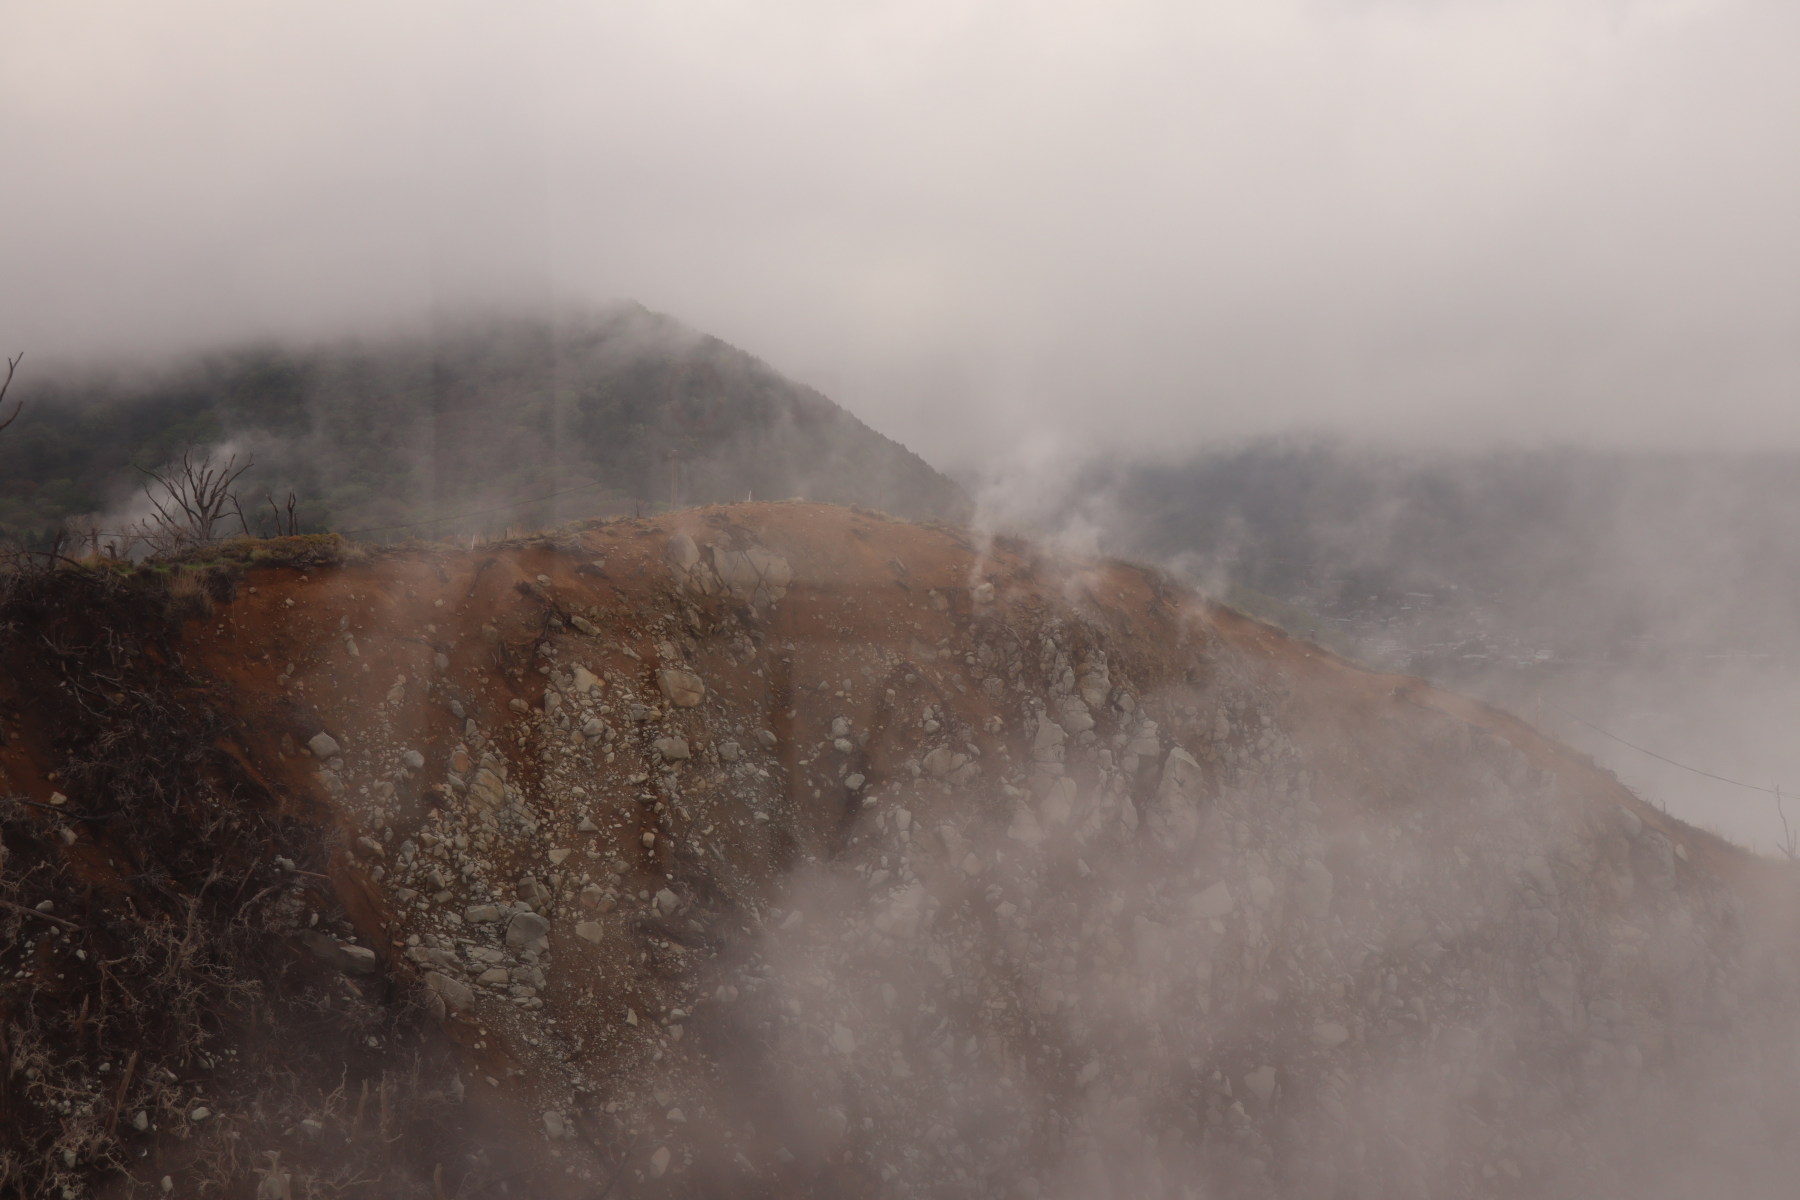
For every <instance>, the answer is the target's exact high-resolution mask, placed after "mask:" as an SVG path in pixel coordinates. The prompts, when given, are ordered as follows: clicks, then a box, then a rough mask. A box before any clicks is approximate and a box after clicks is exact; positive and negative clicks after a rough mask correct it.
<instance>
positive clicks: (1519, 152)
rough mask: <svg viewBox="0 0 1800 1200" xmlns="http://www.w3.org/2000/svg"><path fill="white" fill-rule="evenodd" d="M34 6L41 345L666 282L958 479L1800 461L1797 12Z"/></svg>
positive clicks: (24, 83) (1557, 2)
mask: <svg viewBox="0 0 1800 1200" xmlns="http://www.w3.org/2000/svg"><path fill="white" fill-rule="evenodd" d="M0 9H4V21H3V22H0V28H3V29H4V38H0V170H3V171H4V176H5V182H4V186H3V187H0V277H3V278H4V279H5V281H6V286H5V287H4V288H0V343H3V344H4V345H5V346H6V347H8V348H11V349H25V350H27V351H29V352H33V353H35V354H37V355H39V356H40V357H42V358H45V359H49V358H52V357H53V356H56V355H69V356H81V355H87V354H91V353H98V352H109V351H113V350H118V349H121V348H123V349H130V350H134V351H142V350H152V351H160V350H163V349H167V348H176V347H183V346H188V345H193V344H197V343H212V342H217V341H219V340H222V339H226V338H232V337H237V336H241V335H244V334H247V333H262V332H271V331H274V332H288V331H292V332H298V333H314V332H331V331H337V330H341V329H348V328H353V327H358V326H363V327H366V326H368V325H369V324H370V323H382V322H390V321H394V320H406V319H417V318H418V317H419V316H420V315H421V314H425V313H428V312H430V311H433V310H434V309H444V308H455V307H458V306H461V305H465V304H469V303H506V304H510V303H521V302H525V303H540V302H544V301H569V300H575V301H579V300H603V299H609V298H614V297H632V298H636V299H638V300H641V301H642V302H644V303H645V304H648V305H649V306H651V307H652V308H657V309H661V310H664V311H667V312H670V313H672V314H674V315H676V316H679V317H681V318H683V319H684V320H687V321H688V322H690V323H692V324H695V325H697V326H699V327H701V328H704V329H706V330H708V331H710V332H714V333H717V334H719V335H720V336H722V337H725V338H726V339H727V340H729V341H732V342H735V343H737V344H738V345H740V346H742V347H744V348H745V349H748V350H751V351H752V352H754V353H757V354H758V355H760V356H762V357H763V358H765V359H768V360H769V361H770V362H771V363H773V364H774V365H775V366H777V367H778V368H780V369H782V370H784V371H786V372H787V373H789V374H792V375H795V376H796V377H799V378H801V379H803V380H806V381H808V382H811V383H814V384H816V385H818V386H820V387H821V388H823V389H824V390H826V391H827V392H829V393H831V394H832V395H834V396H835V397H837V398H838V399H840V400H842V401H843V402H844V403H846V404H847V405H849V406H850V407H851V408H853V409H854V410H856V411H858V412H859V413H860V414H861V415H863V416H864V417H865V418H866V419H868V420H869V421H871V423H873V424H875V425H877V426H878V427H880V428H882V429H883V430H885V431H887V432H889V433H891V434H893V435H894V436H896V437H899V438H900V439H901V440H903V441H905V442H907V443H908V444H910V445H912V446H914V448H916V449H918V450H920V451H921V452H923V453H925V454H927V455H928V456H930V457H932V458H934V459H936V460H938V461H955V460H957V459H960V458H963V457H965V456H967V455H968V454H969V453H971V450H972V448H974V447H979V446H982V445H990V446H991V445H993V444H994V443H993V442H991V441H990V440H989V439H991V438H994V437H1000V438H1004V439H1006V440H1007V442H1008V443H1014V444H1016V443H1017V442H1018V440H1019V438H1020V435H1021V433H1025V432H1027V431H1028V433H1029V439H1030V441H1031V442H1032V443H1033V444H1034V445H1036V446H1038V447H1039V450H1038V451H1035V452H1043V453H1051V452H1053V451H1054V450H1055V448H1057V447H1068V446H1092V445H1106V444H1110V443H1125V444H1129V445H1134V446H1146V445H1154V446H1158V447H1170V446H1182V445H1191V444H1193V443H1194V442H1195V441H1196V440H1197V439H1200V438H1202V437H1205V436H1208V435H1212V434H1217V433H1221V432H1242V431H1260V430H1268V429H1278V428H1288V427H1293V426H1301V425H1319V424H1328V425H1335V426H1338V427H1341V428H1348V429H1352V430H1359V431H1374V432H1377V433H1380V434H1391V433H1411V434H1416V433H1420V432H1423V433H1426V434H1431V435H1435V434H1439V433H1444V432H1462V431H1473V432H1475V433H1476V434H1478V435H1480V436H1490V435H1497V434H1505V435H1509V436H1513V437H1524V438H1538V437H1546V436H1547V437H1568V436H1576V437H1601V438H1606V439H1621V438H1649V439H1653V440H1661V441H1670V440H1674V441H1680V442H1683V443H1685V442H1690V441H1693V440H1696V439H1700V440H1723V441H1728V442H1737V443H1743V442H1767V441H1768V440H1770V439H1778V440H1782V441H1785V442H1789V443H1792V444H1795V445H1800V136H1797V135H1800V70H1797V69H1796V63H1800V5H1796V4H1795V3H1794V2H1793V0H1767V2H1763V0H1179V2H1169V3H1157V2H1152V0H1106V2H1104V3H1099V2H1096V3H1071V2H1059V0H1029V2H1017V3H980V2H978V0H903V2H895V3H882V2H868V3H860V2H856V0H830V2H827V0H744V2H741V3H726V2H707V0H692V2H684V0H663V2H659V3H655V4H638V5H632V4H611V3H598V4H595V3H567V4H563V3H550V2H545V0H538V2H532V0H526V2H521V3H505V4H501V3H479V4H478V3H454V2H446V0H432V2H431V3H399V2H387V0H383V2H378V3H373V4H371V3H368V2H367V0H358V2H357V3H335V2H322V0H308V2H307V3H305V4H245V3H242V2H241V0H233V2H230V3H196V2H192V0H164V2H163V3H159V4H154V5H149V4H141V3H125V2H116V3H84V2H82V0H54V2H50V0H24V2H17V0H15V2H12V3H5V4H0ZM1046 446H1047V447H1049V448H1050V449H1049V450H1044V449H1043V447H1046Z"/></svg>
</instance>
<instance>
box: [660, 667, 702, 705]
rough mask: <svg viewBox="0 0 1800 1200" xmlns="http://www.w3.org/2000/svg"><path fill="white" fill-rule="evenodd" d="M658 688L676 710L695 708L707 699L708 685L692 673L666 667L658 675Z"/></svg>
mask: <svg viewBox="0 0 1800 1200" xmlns="http://www.w3.org/2000/svg"><path fill="white" fill-rule="evenodd" d="M656 686H657V687H658V688H660V689H662V694H663V696H664V697H665V698H666V699H667V700H668V701H669V703H670V704H673V705H674V706H675V707H676V708H694V707H695V706H697V705H698V704H699V703H700V702H701V701H702V700H704V699H706V684H705V683H703V682H702V681H701V679H700V677H699V676H698V675H695V674H694V673H692V672H691V671H681V670H677V669H675V668H673V667H665V668H663V669H662V670H660V671H658V672H657V673H656Z"/></svg>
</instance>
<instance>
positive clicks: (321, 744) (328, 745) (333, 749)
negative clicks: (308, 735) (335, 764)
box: [306, 733, 342, 758]
mask: <svg viewBox="0 0 1800 1200" xmlns="http://www.w3.org/2000/svg"><path fill="white" fill-rule="evenodd" d="M306 748H307V749H308V750H311V751H312V752H313V756H314V757H316V758H330V757H331V756H332V755H334V754H336V753H338V752H339V751H340V750H341V749H342V747H341V746H339V745H338V744H337V739H336V738H334V737H332V736H331V735H330V734H329V733H315V734H313V735H312V739H311V740H310V741H308V742H307V743H306Z"/></svg>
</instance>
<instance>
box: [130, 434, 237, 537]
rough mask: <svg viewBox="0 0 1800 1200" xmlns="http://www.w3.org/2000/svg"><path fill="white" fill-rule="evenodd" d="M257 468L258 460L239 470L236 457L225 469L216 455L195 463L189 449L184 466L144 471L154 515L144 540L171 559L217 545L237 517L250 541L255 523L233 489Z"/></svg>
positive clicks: (144, 528)
mask: <svg viewBox="0 0 1800 1200" xmlns="http://www.w3.org/2000/svg"><path fill="white" fill-rule="evenodd" d="M255 462H256V460H255V459H254V458H250V459H246V460H245V462H244V465H243V466H241V467H240V466H238V465H237V455H235V454H234V455H232V456H231V457H230V458H228V459H226V460H225V461H224V462H223V463H216V462H214V461H213V459H212V456H211V455H202V456H201V457H200V458H198V459H196V458H195V457H194V451H193V448H192V447H189V448H188V449H186V450H184V451H182V454H181V461H180V462H179V463H171V464H170V465H169V466H167V467H165V468H163V469H162V470H161V471H153V470H150V469H148V468H145V467H139V468H138V470H139V472H140V473H142V474H143V475H146V476H148V477H149V478H150V480H151V482H150V483H146V484H145V485H144V499H146V500H148V501H149V502H150V507H151V508H152V509H153V510H155V512H154V515H152V516H150V517H148V518H146V519H145V520H144V521H143V522H142V533H141V536H142V537H143V538H144V539H145V540H146V541H147V542H149V543H150V545H151V547H152V549H153V551H154V552H157V553H168V552H170V551H173V550H177V549H180V548H181V547H183V546H187V545H190V544H204V543H206V542H211V541H214V540H216V539H217V536H218V532H219V527H220V526H221V525H222V524H223V523H224V522H226V521H228V520H230V519H231V518H233V517H235V518H236V519H237V522H238V526H239V527H240V528H241V529H242V530H243V532H244V533H245V534H246V535H248V534H249V532H250V523H249V522H248V521H247V520H246V519H245V517H244V509H243V506H242V505H241V504H239V503H238V498H237V493H236V492H235V491H234V490H233V485H234V484H236V483H237V479H238V476H240V475H242V474H243V473H244V472H245V471H248V470H249V469H250V468H251V467H252V466H253V465H254V464H255Z"/></svg>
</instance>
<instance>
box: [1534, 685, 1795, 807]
mask: <svg viewBox="0 0 1800 1200" xmlns="http://www.w3.org/2000/svg"><path fill="white" fill-rule="evenodd" d="M1546 704H1547V707H1549V708H1551V709H1554V710H1555V711H1556V712H1558V713H1560V714H1562V715H1563V716H1565V717H1567V718H1568V719H1569V720H1571V721H1573V722H1575V723H1576V724H1577V725H1585V726H1587V727H1588V728H1589V729H1591V730H1593V731H1594V732H1595V733H1597V734H1599V735H1600V736H1601V737H1604V738H1611V739H1612V740H1613V741H1615V742H1617V743H1619V745H1621V746H1629V747H1631V748H1632V749H1633V750H1636V751H1637V752H1638V753H1639V754H1648V755H1649V756H1650V757H1651V758H1654V759H1656V760H1657V761H1658V762H1666V763H1668V764H1669V765H1670V766H1671V767H1680V768H1681V769H1682V770H1684V771H1692V772H1693V773H1694V774H1696V775H1704V776H1705V777H1706V778H1708V779H1716V780H1718V781H1719V782H1720V783H1729V784H1730V785H1731V786H1732V787H1741V788H1746V789H1748V790H1749V791H1752V792H1762V793H1763V794H1764V795H1767V796H1792V795H1793V794H1794V793H1793V791H1792V790H1791V789H1790V790H1788V791H1783V790H1782V789H1780V788H1769V787H1759V786H1758V785H1756V784H1754V783H1744V782H1742V781H1741V780H1737V779H1727V778H1725V776H1723V775H1715V774H1713V773H1712V772H1711V771H1703V770H1701V769H1700V768H1699V767H1691V766H1689V765H1688V764H1687V763H1684V762H1676V761H1675V760H1674V759H1672V758H1670V757H1668V756H1667V755H1663V754H1658V753H1657V752H1656V751H1654V750H1651V749H1649V748H1648V747H1645V746H1640V745H1638V744H1637V743H1636V742H1628V741H1626V740H1625V739H1624V738H1622V737H1620V736H1619V735H1618V734H1616V733H1613V732H1611V731H1610V730H1606V729H1602V728H1600V727H1599V726H1598V725H1596V724H1594V723H1593V722H1592V721H1584V720H1582V719H1581V718H1580V717H1578V716H1576V715H1575V714H1574V713H1572V712H1569V711H1568V710H1567V709H1564V708H1560V707H1558V706H1557V705H1555V704H1548V702H1546Z"/></svg>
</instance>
